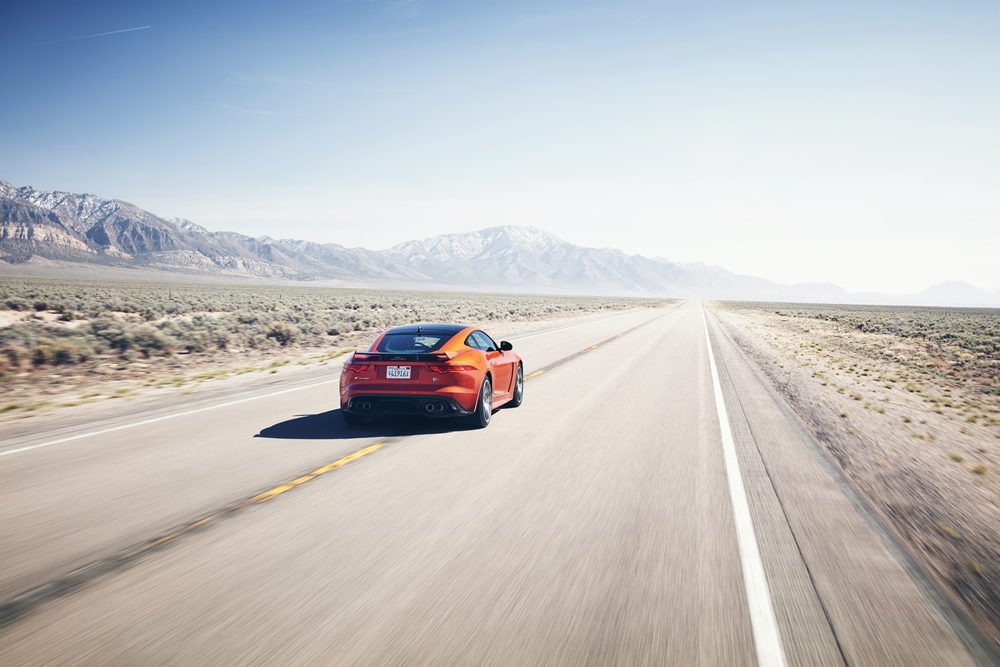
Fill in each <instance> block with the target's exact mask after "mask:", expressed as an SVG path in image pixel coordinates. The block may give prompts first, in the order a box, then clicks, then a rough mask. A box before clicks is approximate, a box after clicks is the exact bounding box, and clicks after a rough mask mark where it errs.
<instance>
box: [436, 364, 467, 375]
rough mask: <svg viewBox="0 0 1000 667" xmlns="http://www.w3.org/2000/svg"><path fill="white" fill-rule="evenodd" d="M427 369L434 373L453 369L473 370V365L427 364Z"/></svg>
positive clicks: (452, 370)
mask: <svg viewBox="0 0 1000 667" xmlns="http://www.w3.org/2000/svg"><path fill="white" fill-rule="evenodd" d="M427 369H428V370H432V371H434V372H435V373H451V372H454V371H474V370H476V367H475V366H459V365H457V364H427Z"/></svg>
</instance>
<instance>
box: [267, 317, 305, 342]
mask: <svg viewBox="0 0 1000 667" xmlns="http://www.w3.org/2000/svg"><path fill="white" fill-rule="evenodd" d="M267 337H268V338H271V339H273V340H274V341H275V342H277V343H280V344H281V345H288V344H289V343H292V342H294V341H295V339H297V338H298V337H299V330H298V328H296V327H295V326H294V325H292V324H288V323H287V322H272V323H271V329H270V331H268V332H267Z"/></svg>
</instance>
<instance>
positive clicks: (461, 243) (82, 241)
mask: <svg viewBox="0 0 1000 667" xmlns="http://www.w3.org/2000/svg"><path fill="white" fill-rule="evenodd" d="M36 257H41V258H44V259H46V260H55V261H56V262H64V263H65V262H74V263H86V264H98V265H113V266H120V267H127V268H135V269H156V270H166V271H175V272H184V273H188V274H196V275H205V276H233V277H237V276H243V277H254V278H280V279H290V280H337V281H340V282H342V283H345V284H353V285H387V286H388V285H392V286H397V287H398V286H411V287H416V286H420V285H423V286H426V287H433V286H452V287H459V288H461V287H466V288H470V289H497V290H517V291H534V292H576V293H589V294H645V295H659V296H676V297H686V298H708V299H746V300H763V301H808V302H828V303H836V302H852V301H853V302H858V301H859V299H858V298H857V296H858V295H851V294H849V293H848V292H846V291H844V290H843V289H841V288H839V287H837V286H836V285H833V284H830V283H805V284H800V285H781V284H778V283H774V282H771V281H769V280H764V279H762V278H755V277H753V276H744V275H737V274H734V273H732V272H730V271H726V270H725V269H723V268H721V267H719V266H708V265H705V264H701V263H695V264H682V263H678V262H672V261H669V260H666V259H663V258H648V257H644V256H642V255H627V254H625V253H624V252H622V251H621V250H616V249H614V248H585V247H582V246H577V245H574V244H572V243H569V242H567V241H564V240H562V239H560V238H559V237H557V236H555V235H553V234H550V233H549V232H546V231H543V230H541V229H537V228H535V227H516V226H510V225H507V226H501V227H491V228H489V229H483V230H480V231H476V232H464V233H460V234H445V235H442V236H434V237H431V238H427V239H422V240H414V241H407V242H406V243H400V244H399V245H396V246H393V247H392V248H389V249H388V250H382V251H374V250H366V249H364V248H345V247H344V246H341V245H338V244H335V243H323V244H320V243H313V242H310V241H301V240H294V239H283V240H275V239H272V238H270V237H267V236H261V237H257V238H254V237H250V236H245V235H243V234H238V233H235V232H210V231H208V230H207V229H205V228H204V227H202V226H200V225H198V224H196V223H194V222H192V221H190V220H185V219H181V218H161V217H159V216H157V215H154V214H152V213H150V212H148V211H144V210H142V209H140V208H139V207H137V206H135V205H133V204H130V203H128V202H124V201H121V200H118V199H103V198H100V197H97V196H95V195H90V194H83V195H81V194H73V193H68V192H46V191H42V190H36V189H35V188H32V187H21V188H17V187H14V186H13V185H11V184H9V183H6V182H3V181H0V261H6V262H8V263H11V264H17V263H20V262H24V261H27V260H29V259H32V258H36ZM965 288H968V289H965ZM935 289H937V291H934V290H935ZM956 289H957V288H956V287H955V286H954V285H952V286H950V287H947V289H946V288H945V287H941V288H931V289H930V290H928V292H926V293H925V294H924V295H921V296H922V297H923V298H924V299H925V300H927V301H933V302H935V303H937V302H940V301H941V299H945V300H947V299H948V295H949V294H954V293H956V292H955V290H956ZM974 289H975V288H971V287H969V286H964V288H962V289H959V290H958V291H961V292H962V294H963V295H964V298H972V297H973V296H974V297H975V300H976V303H977V305H984V304H985V303H986V302H993V303H997V304H1000V295H990V294H988V293H986V292H981V291H977V292H981V294H980V293H977V294H974V295H973V294H971V293H970V292H969V290H974ZM984 295H985V296H984ZM871 296H872V298H875V297H876V296H877V297H881V299H880V300H881V301H882V302H885V301H884V299H885V297H882V295H871ZM865 300H866V301H870V300H871V299H865ZM889 302H891V301H889ZM896 302H897V303H899V302H900V301H898V300H897V301H896Z"/></svg>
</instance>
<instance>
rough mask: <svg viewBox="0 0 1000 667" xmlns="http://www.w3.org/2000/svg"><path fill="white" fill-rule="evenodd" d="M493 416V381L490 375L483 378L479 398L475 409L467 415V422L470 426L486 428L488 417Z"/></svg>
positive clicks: (488, 421) (488, 423)
mask: <svg viewBox="0 0 1000 667" xmlns="http://www.w3.org/2000/svg"><path fill="white" fill-rule="evenodd" d="M492 416H493V383H492V382H490V376H489V375H487V376H486V377H485V378H484V379H483V386H482V387H481V388H480V389H479V400H478V401H476V411H475V412H473V413H472V414H471V415H469V417H468V424H469V426H471V427H472V428H486V427H487V426H489V425H490V418H491V417H492Z"/></svg>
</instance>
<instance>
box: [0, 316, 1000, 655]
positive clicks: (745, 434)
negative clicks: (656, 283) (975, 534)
mask: <svg viewBox="0 0 1000 667" xmlns="http://www.w3.org/2000/svg"><path fill="white" fill-rule="evenodd" d="M513 342H514V346H515V349H516V351H517V352H519V353H520V354H521V356H522V357H523V358H524V359H525V370H526V373H527V374H528V375H529V376H531V379H530V380H529V381H528V382H527V384H526V388H525V401H524V404H523V405H522V406H521V407H520V408H517V409H500V410H498V411H497V413H496V414H495V415H494V418H493V420H492V423H491V424H490V426H489V427H488V428H487V429H485V430H481V431H470V430H463V429H461V428H455V427H454V426H452V425H449V424H448V423H445V422H431V423H423V422H399V423H379V424H374V425H371V426H366V427H348V426H346V425H345V424H344V423H343V420H342V419H341V418H340V415H339V413H338V412H337V410H336V408H337V404H338V401H337V385H336V379H337V374H338V373H339V368H340V366H339V364H337V365H336V366H334V367H328V368H327V369H322V370H318V371H310V373H308V374H305V375H302V374H300V375H297V376H295V378H294V379H292V380H287V381H284V382H278V381H275V382H272V383H269V384H266V385H261V386H256V387H253V386H251V387H249V388H245V389H242V390H241V391H240V392H239V393H238V394H234V395H225V394H218V395H205V396H201V397H198V398H196V399H187V402H185V403H183V404H179V403H177V402H176V401H174V402H170V401H164V402H163V403H162V404H155V403H146V404H143V410H142V411H139V412H135V411H133V412H132V413H129V414H117V415H116V414H112V413H111V412H109V410H108V409H102V410H95V411H94V413H93V415H92V416H91V418H89V419H87V420H80V419H78V418H74V419H75V421H74V419H70V418H67V417H65V416H58V415H53V416H51V417H44V418H40V419H39V420H38V421H34V422H33V423H32V424H31V425H30V426H22V427H19V429H18V430H16V431H13V430H12V431H10V432H8V433H4V434H3V435H2V437H0V665H4V666H5V667H8V666H9V667H14V666H22V665H24V666H28V665H81V666H82V665H179V666H181V665H182V666H195V665H205V666H209V665H283V666H290V665H338V666H339V665H358V666H361V665H428V666H430V665H567V666H574V667H576V666H581V665H595V666H596V665H706V666H717V665H733V666H741V665H746V666H748V667H749V666H752V665H761V666H762V667H765V666H766V667H771V666H772V665H774V666H777V665H830V666H834V665H841V666H852V667H853V666H857V665H886V666H890V665H900V666H903V665H906V666H919V665H927V666H932V665H933V666H935V667H942V666H950V665H955V666H958V665H977V664H979V665H986V664H995V663H994V662H992V660H993V656H992V654H991V653H990V652H989V651H988V650H986V649H985V648H983V646H982V643H981V641H980V640H979V638H978V636H977V635H976V634H975V633H974V632H972V631H971V630H970V629H969V626H968V624H967V623H965V622H964V619H963V618H961V616H960V615H958V614H957V613H956V612H955V611H954V610H953V609H952V607H951V606H950V605H949V604H948V603H947V600H945V599H944V598H943V597H942V596H941V595H940V593H938V592H937V589H936V588H935V587H934V586H933V585H931V584H930V583H929V580H928V579H927V578H926V576H924V575H923V574H922V573H921V572H920V571H919V570H918V569H917V568H915V567H914V565H913V563H912V561H911V560H910V559H909V557H908V556H907V554H906V553H905V552H903V551H901V550H900V549H899V547H898V546H896V544H895V542H894V541H893V539H892V538H891V536H890V535H888V534H887V533H886V531H885V530H884V528H883V527H882V526H881V524H880V523H879V521H878V520H877V518H875V517H874V516H873V515H872V513H871V512H870V511H869V510H868V508H867V507H866V506H865V505H864V503H862V502H861V501H860V499H859V498H858V497H857V495H856V494H855V493H854V492H853V490H852V489H851V488H849V486H848V485H847V484H846V482H845V481H844V480H843V478H842V477H840V476H839V473H838V472H837V471H836V470H835V469H834V467H833V465H832V464H831V462H830V461H829V460H828V459H827V458H826V456H825V455H824V454H823V453H822V451H821V450H820V449H819V446H818V445H817V444H816V443H815V442H813V441H812V440H811V439H810V438H809V436H808V434H806V433H805V432H804V430H803V429H802V428H801V426H800V425H799V424H798V422H797V421H796V420H795V418H794V417H793V416H792V415H791V413H790V412H789V410H788V409H787V407H785V406H784V404H783V403H782V402H781V401H780V399H778V398H777V397H776V396H775V394H774V393H773V392H772V391H771V390H770V389H769V388H768V387H767V386H766V385H764V384H763V383H762V381H761V380H760V379H759V377H758V375H757V374H756V373H755V371H754V370H753V368H752V367H751V366H750V365H749V362H748V361H747V360H746V359H745V357H744V356H743V354H742V353H741V351H740V350H738V349H737V348H736V347H735V346H734V345H733V344H732V342H731V341H730V339H729V338H728V337H727V336H726V335H725V333H724V332H723V331H722V329H721V328H719V326H718V324H717V323H716V321H715V319H714V317H713V316H712V315H711V313H710V312H708V311H705V310H704V309H703V308H702V307H701V304H698V303H686V304H684V305H683V306H681V307H680V308H676V309H665V310H658V311H657V310H648V311H640V312H634V313H628V314H624V315H616V316H613V317H606V318H601V319H597V320H593V321H590V322H588V323H584V324H580V325H577V326H572V327H567V328H556V329H553V330H548V331H546V330H544V329H542V330H539V331H537V332H534V333H526V334H524V335H522V336H521V337H520V338H514V339H513ZM537 371H543V372H541V373H537ZM720 399H721V400H720ZM122 412H124V411H122Z"/></svg>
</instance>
